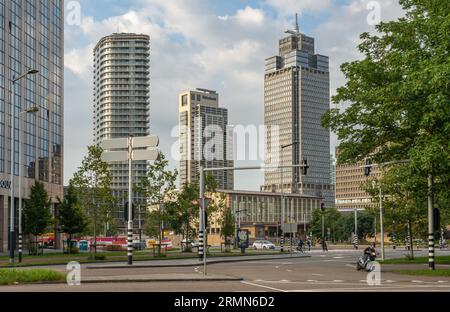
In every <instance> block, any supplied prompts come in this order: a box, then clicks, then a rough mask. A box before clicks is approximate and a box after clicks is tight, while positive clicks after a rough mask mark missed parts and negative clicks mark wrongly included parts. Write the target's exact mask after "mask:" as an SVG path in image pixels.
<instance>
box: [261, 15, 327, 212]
mask: <svg viewBox="0 0 450 312" xmlns="http://www.w3.org/2000/svg"><path fill="white" fill-rule="evenodd" d="M286 33H288V36H287V37H285V38H283V39H281V40H280V41H279V55H277V56H273V57H270V58H268V59H266V61H265V75H264V124H265V125H266V126H267V127H279V138H274V137H271V136H268V139H267V142H266V144H267V145H266V146H267V147H269V148H272V149H274V148H275V149H276V147H275V145H276V144H277V141H278V142H279V144H280V145H281V146H285V145H289V144H292V143H297V144H294V145H292V146H289V147H288V146H286V147H285V148H281V149H280V156H281V157H280V159H279V164H280V165H283V166H289V165H296V164H300V163H301V162H302V160H303V159H306V160H307V161H308V165H309V170H308V175H306V176H302V174H301V169H299V168H294V169H291V168H286V169H283V183H282V182H281V171H280V170H276V171H266V172H265V182H264V183H265V185H263V186H262V187H261V189H262V190H263V191H274V190H281V188H283V191H284V192H300V193H302V194H306V195H318V196H323V197H324V201H325V203H326V204H327V205H334V190H333V186H332V185H331V178H330V133H329V131H328V130H327V129H325V128H323V127H322V126H321V118H322V115H323V114H324V113H325V111H326V110H327V109H328V108H329V103H330V91H329V88H330V86H329V84H330V74H329V70H328V57H327V56H324V55H320V54H316V53H315V51H314V38H312V37H308V36H306V35H304V34H302V33H300V31H299V27H298V23H297V21H296V25H295V30H293V31H292V30H288V31H286ZM281 184H283V185H281Z"/></svg>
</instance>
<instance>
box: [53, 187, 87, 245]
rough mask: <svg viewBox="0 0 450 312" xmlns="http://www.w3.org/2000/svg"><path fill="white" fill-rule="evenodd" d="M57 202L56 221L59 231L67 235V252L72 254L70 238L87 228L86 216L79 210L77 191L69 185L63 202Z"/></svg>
mask: <svg viewBox="0 0 450 312" xmlns="http://www.w3.org/2000/svg"><path fill="white" fill-rule="evenodd" d="M58 201H59V215H58V221H59V225H60V227H61V231H62V232H63V233H66V234H68V235H69V238H68V240H67V242H68V244H67V247H68V252H69V253H71V252H72V237H73V236H74V235H77V234H82V233H84V232H85V231H86V229H87V227H88V222H87V219H86V216H85V215H84V213H83V210H82V209H81V206H80V202H79V199H78V195H77V191H76V189H75V188H74V186H73V185H69V188H68V189H67V194H66V195H65V196H64V198H63V200H61V199H60V198H58Z"/></svg>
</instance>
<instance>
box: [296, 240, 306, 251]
mask: <svg viewBox="0 0 450 312" xmlns="http://www.w3.org/2000/svg"><path fill="white" fill-rule="evenodd" d="M303 244H304V243H303V240H302V239H301V238H300V240H299V241H298V247H297V250H298V251H300V252H303Z"/></svg>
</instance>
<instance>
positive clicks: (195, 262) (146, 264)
mask: <svg viewBox="0 0 450 312" xmlns="http://www.w3.org/2000/svg"><path fill="white" fill-rule="evenodd" d="M307 257H310V255H308V254H299V253H293V254H286V255H261V256H237V257H214V258H207V264H215V263H226V262H242V261H261V260H289V259H292V258H307ZM201 265H203V261H201V260H199V259H198V258H194V259H179V260H151V261H139V262H134V263H133V264H132V265H128V264H127V263H125V262H122V263H109V264H103V263H101V264H100V263H99V264H92V265H88V266H86V268H87V269H123V268H154V267H183V266H201Z"/></svg>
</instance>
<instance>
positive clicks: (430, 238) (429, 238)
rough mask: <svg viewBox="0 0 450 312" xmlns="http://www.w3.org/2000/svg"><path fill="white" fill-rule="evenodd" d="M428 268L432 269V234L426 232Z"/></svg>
mask: <svg viewBox="0 0 450 312" xmlns="http://www.w3.org/2000/svg"><path fill="white" fill-rule="evenodd" d="M428 268H429V269H430V270H434V234H433V233H431V234H428Z"/></svg>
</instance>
